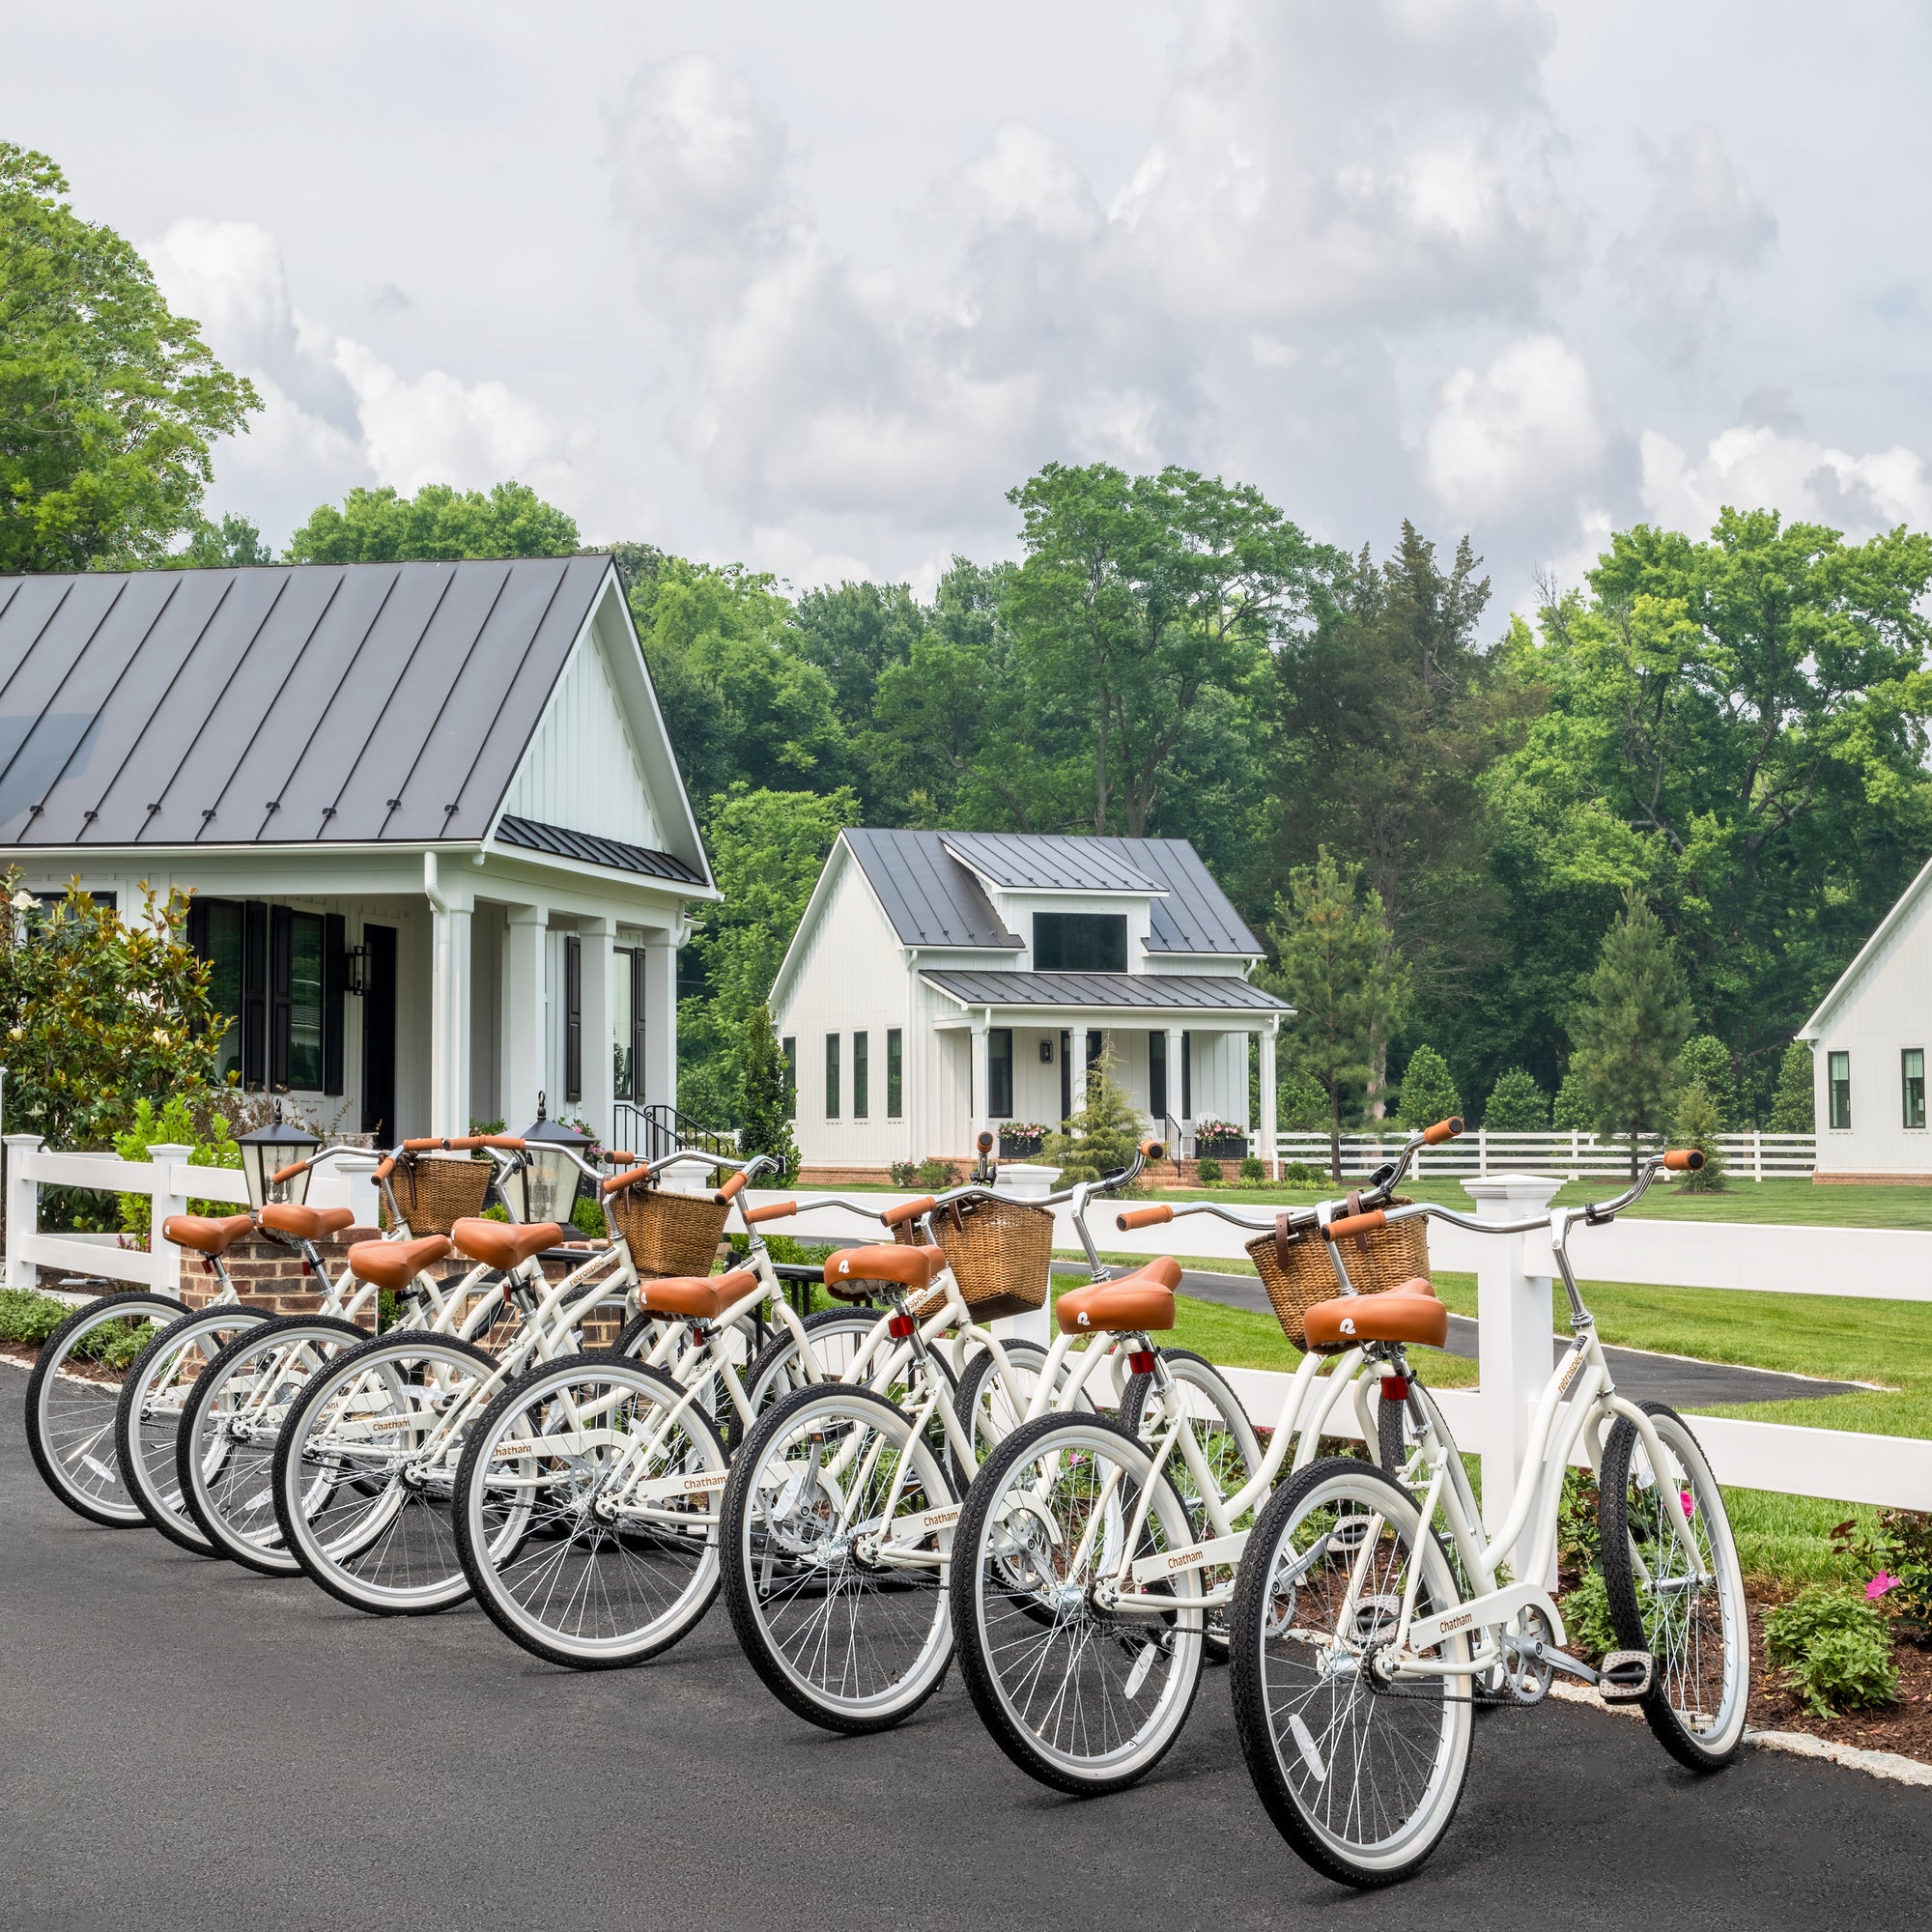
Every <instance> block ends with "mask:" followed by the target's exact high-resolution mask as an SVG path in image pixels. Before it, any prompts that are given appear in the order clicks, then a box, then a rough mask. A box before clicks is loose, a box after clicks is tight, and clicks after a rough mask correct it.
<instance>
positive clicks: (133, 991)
mask: <svg viewBox="0 0 1932 1932" xmlns="http://www.w3.org/2000/svg"><path fill="white" fill-rule="evenodd" d="M4 891H5V893H6V895H7V896H8V897H9V899H10V900H11V905H10V907H9V908H8V910H9V914H10V916H9V917H8V918H7V919H5V920H4V921H0V1028H4V1030H5V1035H6V1038H5V1042H4V1044H5V1051H6V1066H7V1128H8V1131H9V1132H10V1133H34V1134H39V1135H40V1136H41V1137H42V1138H43V1140H44V1141H45V1142H46V1143H47V1145H48V1146H49V1147H52V1148H60V1149H74V1150H77V1151H104V1150H107V1149H111V1148H112V1147H113V1146H114V1145H115V1142H116V1139H117V1138H118V1137H119V1136H120V1135H121V1134H123V1133H125V1132H126V1131H128V1128H129V1127H130V1126H137V1125H138V1124H139V1121H138V1114H137V1108H138V1104H139V1103H140V1102H142V1101H146V1102H148V1103H149V1105H150V1106H151V1107H153V1106H164V1105H165V1104H166V1102H167V1101H168V1100H169V1099H170V1098H171V1097H172V1096H174V1095H176V1094H187V1095H189V1096H199V1098H198V1100H196V1102H195V1104H196V1118H197V1119H202V1118H203V1117H204V1116H205V1114H206V1111H207V1109H206V1106H205V1100H206V1096H207V1095H208V1094H209V1092H210V1090H211V1089H212V1088H213V1085H214V1065H215V1052H216V1049H217V1048H218V1047H219V1045H220V1042H221V1037H222V1034H223V1032H224V1031H225V1029H226V1027H227V1016H226V1015H223V1014H220V1013H216V1012H215V1011H214V1010H213V1006H212V1005H211V1003H210V1000H209V993H208V983H209V973H210V968H209V966H208V963H207V962H206V961H205V960H201V959H197V958H196V957H195V955H194V953H193V952H192V951H191V950H190V949H189V947H188V945H187V943H186V938H185V932H186V926H187V896H186V895H185V894H184V893H181V892H170V893H169V894H168V895H167V897H166V898H165V899H162V898H158V897H157V896H156V895H154V894H153V893H149V892H147V891H146V889H145V888H144V889H143V906H142V910H141V912H140V913H139V914H138V915H136V917H135V918H134V919H132V920H131V921H129V922H127V923H124V922H123V921H122V920H121V918H120V917H119V916H118V915H117V914H116V913H115V912H114V911H113V909H112V908H110V907H107V906H104V905H100V904H99V903H98V902H97V901H96V900H95V899H94V898H93V897H92V896H90V895H88V894H86V893H84V892H81V891H79V890H77V889H75V888H70V890H69V892H68V894H67V895H66V897H65V898H63V899H60V900H57V901H55V902H54V903H53V904H52V905H48V906H43V905H42V904H41V903H40V902H39V901H38V900H37V899H35V898H34V897H33V895H31V894H29V893H27V892H25V891H23V890H22V889H21V887H20V883H19V874H18V873H17V872H9V873H8V875H7V877H6V879H5V882H4ZM217 1131H218V1130H217V1129H215V1128H214V1127H213V1125H212V1124H210V1125H209V1126H208V1128H207V1132H206V1135H205V1136H204V1134H203V1133H202V1132H196V1133H195V1134H193V1135H191V1136H184V1141H185V1143H189V1144H191V1143H192V1142H195V1141H200V1140H202V1139H204V1137H205V1138H207V1139H209V1140H211V1141H212V1140H213V1139H214V1138H215V1137H216V1134H217ZM43 1211H44V1212H45V1214H46V1217H47V1219H48V1221H49V1222H50V1223H52V1224H54V1225H60V1224H62V1223H70V1224H72V1225H78V1226H94V1225H96V1221H97V1217H98V1212H99V1198H98V1197H96V1196H94V1195H93V1194H91V1193H89V1192H87V1191H85V1190H73V1191H72V1192H71V1193H70V1192H68V1191H67V1190H59V1189H49V1190H47V1195H46V1197H45V1199H44V1209H43ZM115 1219H116V1220H118V1210H116V1214H115ZM108 1225H110V1226H112V1225H114V1222H113V1221H110V1222H109V1223H108Z"/></svg>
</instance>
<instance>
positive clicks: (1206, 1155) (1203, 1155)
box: [1194, 1121, 1248, 1160]
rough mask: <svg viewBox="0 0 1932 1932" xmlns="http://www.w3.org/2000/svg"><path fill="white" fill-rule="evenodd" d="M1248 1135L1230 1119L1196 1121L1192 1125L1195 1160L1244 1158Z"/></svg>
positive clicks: (1244, 1129)
mask: <svg viewBox="0 0 1932 1932" xmlns="http://www.w3.org/2000/svg"><path fill="white" fill-rule="evenodd" d="M1247 1154H1248V1135H1247V1129H1246V1128H1245V1127H1237V1126H1236V1125H1235V1124H1234V1123H1233V1122H1231V1121H1198V1122H1195V1126H1194V1158H1195V1159H1196V1160H1245V1159H1246V1158H1247Z"/></svg>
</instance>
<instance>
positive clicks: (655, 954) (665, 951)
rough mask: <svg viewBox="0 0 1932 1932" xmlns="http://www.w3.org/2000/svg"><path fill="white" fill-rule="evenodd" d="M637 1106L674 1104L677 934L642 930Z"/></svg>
mask: <svg viewBox="0 0 1932 1932" xmlns="http://www.w3.org/2000/svg"><path fill="white" fill-rule="evenodd" d="M639 1105H648V1106H653V1107H656V1106H665V1107H675V1106H676V1105H677V934H676V933H675V932H673V931H672V930H671V929H670V928H669V927H668V926H647V927H646V928H645V930H644V1091H643V1094H642V1095H641V1097H640V1099H639Z"/></svg>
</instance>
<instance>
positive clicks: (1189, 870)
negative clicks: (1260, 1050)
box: [844, 830, 1262, 958]
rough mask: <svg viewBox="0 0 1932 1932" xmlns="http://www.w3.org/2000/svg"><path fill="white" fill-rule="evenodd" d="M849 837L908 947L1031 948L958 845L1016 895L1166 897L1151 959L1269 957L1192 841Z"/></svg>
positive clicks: (1017, 835)
mask: <svg viewBox="0 0 1932 1932" xmlns="http://www.w3.org/2000/svg"><path fill="white" fill-rule="evenodd" d="M844 836H845V841H846V843H847V844H848V845H850V846H851V848H852V854H853V857H854V858H856V859H857V860H858V861H859V864H860V866H861V867H863V868H864V870H865V874H866V877H867V879H868V880H870V882H871V886H872V890H873V891H874V892H875V893H877V894H878V895H879V902H880V903H881V904H882V905H883V906H884V907H885V909H886V913H887V916H888V917H889V918H890V919H891V920H892V922H893V929H894V930H895V932H896V933H897V934H898V936H899V938H900V940H901V941H902V942H903V943H904V944H905V945H907V946H960V947H985V948H987V949H989V950H990V949H993V948H1001V949H1004V950H1006V951H1008V952H1018V951H1020V950H1022V948H1023V945H1024V942H1023V941H1022V940H1020V939H1019V938H1017V937H1016V936H1015V935H1014V934H1012V933H1010V932H1009V931H1007V930H1006V928H1005V927H1004V926H1003V925H1002V924H1001V923H1000V920H999V917H998V915H997V914H995V912H994V911H993V903H992V901H991V900H990V899H989V898H988V897H987V896H986V893H985V889H984V887H982V886H981V885H980V881H979V879H977V878H975V877H974V875H973V873H972V872H971V871H969V870H968V869H967V867H965V866H964V865H962V864H961V863H960V861H959V860H958V859H955V858H954V857H953V856H952V850H949V849H948V848H949V847H951V848H954V849H956V850H958V851H960V852H962V853H966V854H968V855H969V856H971V857H972V859H973V862H974V864H975V866H977V867H979V868H980V871H981V872H982V873H983V874H984V876H986V877H987V878H995V877H998V878H1000V879H1003V880H1010V882H1011V884H1012V886H1013V889H1014V890H1016V891H1032V892H1051V891H1054V890H1055V889H1056V888H1058V889H1059V890H1062V891H1067V892H1078V891H1089V892H1091V891H1094V890H1096V889H1099V888H1100V887H1101V886H1102V883H1103V882H1104V889H1106V890H1109V891H1115V892H1135V891H1139V892H1153V893H1156V894H1159V893H1164V894H1165V895H1166V896H1165V897H1158V896H1156V897H1154V898H1152V899H1151V900H1150V901H1149V904H1150V907H1151V915H1152V926H1151V932H1150V933H1149V936H1148V945H1147V950H1148V951H1149V952H1203V953H1233V954H1236V955H1238V956H1240V957H1242V958H1258V957H1260V955H1261V951H1262V949H1261V947H1260V945H1259V944H1258V943H1257V941H1256V939H1255V936H1254V934H1253V933H1252V932H1250V931H1249V930H1248V928H1247V926H1246V925H1245V924H1243V923H1242V922H1241V916H1240V915H1239V914H1238V913H1237V912H1236V910H1235V908H1234V907H1233V905H1231V904H1230V903H1229V900H1228V895H1227V894H1226V893H1224V892H1223V891H1222V890H1221V888H1220V887H1219V886H1217V885H1216V884H1215V883H1214V877H1213V874H1212V873H1211V872H1209V871H1208V867H1206V866H1204V865H1203V864H1202V863H1201V855H1200V854H1199V853H1198V852H1196V851H1195V849H1194V847H1193V846H1192V845H1190V844H1189V843H1188V842H1187V840H1186V839H1184V838H1073V837H1069V836H1054V837H1051V838H1049V837H1045V836H1043V835H1040V834H1037V833H1025V832H1007V833H997V834H995V833H983V832H970V833H961V832H862V831H850V830H848V831H847V832H846V834H845V835H844ZM982 861H983V862H984V863H983V864H982V863H981V862H982ZM995 866H997V867H999V871H998V873H997V874H996V872H995V871H994V869H993V867H995ZM1129 879H1131V880H1134V881H1135V882H1136V883H1134V884H1128V883H1127V881H1128V880H1129Z"/></svg>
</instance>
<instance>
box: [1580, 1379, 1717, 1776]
mask: <svg viewBox="0 0 1932 1932" xmlns="http://www.w3.org/2000/svg"><path fill="white" fill-rule="evenodd" d="M1637 1406H1638V1407H1639V1408H1641V1409H1642V1410H1643V1412H1644V1413H1645V1414H1646V1415H1647V1416H1649V1417H1650V1420H1651V1426H1652V1428H1654V1429H1655V1430H1656V1431H1657V1435H1658V1438H1659V1441H1660V1443H1661V1445H1662V1450H1663V1453H1664V1456H1665V1458H1666V1459H1667V1463H1666V1466H1665V1467H1664V1468H1663V1469H1662V1470H1659V1469H1654V1468H1653V1467H1652V1466H1651V1460H1650V1453H1649V1451H1648V1450H1647V1449H1646V1448H1645V1446H1644V1442H1643V1437H1642V1436H1641V1435H1638V1434H1637V1430H1636V1425H1635V1424H1634V1422H1632V1421H1631V1420H1630V1418H1629V1417H1628V1416H1620V1417H1618V1419H1617V1422H1616V1425H1615V1427H1614V1428H1612V1429H1611V1431H1610V1434H1609V1437H1608V1439H1607V1441H1605V1444H1604V1465H1603V1472H1602V1475H1601V1478H1600V1480H1599V1485H1598V1500H1597V1520H1598V1527H1599V1529H1600V1530H1601V1532H1602V1545H1603V1552H1604V1588H1605V1593H1606V1594H1607V1596H1608V1598H1609V1606H1610V1624H1611V1627H1612V1628H1613V1629H1614V1630H1615V1632H1616V1634H1617V1643H1618V1645H1619V1646H1620V1647H1621V1648H1622V1649H1625V1650H1647V1651H1649V1652H1650V1654H1651V1655H1652V1656H1653V1657H1654V1658H1655V1659H1656V1660H1657V1670H1656V1680H1655V1683H1654V1685H1653V1687H1652V1690H1651V1692H1650V1695H1649V1696H1647V1697H1645V1698H1644V1699H1643V1715H1644V1717H1645V1718H1646V1719H1649V1722H1650V1728H1651V1730H1652V1731H1653V1732H1655V1733H1656V1736H1657V1741H1658V1743H1659V1744H1661V1745H1662V1747H1663V1748H1664V1749H1665V1750H1667V1751H1668V1752H1669V1753H1670V1755H1671V1756H1672V1757H1674V1758H1675V1759H1676V1760H1677V1762H1678V1763H1679V1764H1681V1765H1684V1766H1687V1767H1688V1768H1689V1769H1690V1770H1691V1771H1718V1770H1720V1769H1722V1767H1723V1766H1725V1765H1727V1764H1729V1763H1730V1762H1731V1761H1732V1759H1733V1758H1735V1757H1736V1756H1737V1754H1738V1752H1739V1751H1740V1750H1741V1749H1742V1748H1743V1747H1744V1738H1745V1707H1746V1705H1747V1703H1748V1702H1749V1698H1750V1640H1749V1634H1748V1630H1747V1623H1746V1613H1745V1585H1744V1575H1743V1572H1742V1570H1741V1569H1740V1567H1739V1564H1738V1551H1737V1545H1736V1544H1735V1543H1734V1542H1733V1541H1732V1538H1731V1522H1730V1518H1729V1517H1728V1516H1727V1515H1726V1514H1725V1512H1724V1498H1723V1495H1722V1493H1721V1492H1719V1488H1718V1483H1717V1478H1716V1477H1714V1476H1713V1475H1712V1474H1711V1465H1710V1463H1707V1462H1706V1461H1705V1460H1704V1452H1703V1450H1702V1449H1700V1448H1699V1447H1698V1446H1697V1438H1696V1437H1695V1436H1694V1435H1691V1433H1690V1428H1689V1427H1688V1425H1687V1424H1686V1423H1685V1420H1684V1418H1683V1417H1682V1416H1681V1415H1679V1414H1678V1413H1677V1411H1676V1410H1675V1409H1674V1408H1670V1407H1667V1406H1665V1405H1664V1404H1662V1403H1661V1402H1645V1403H1639V1404H1638V1405H1637ZM1673 1511H1675V1512H1678V1513H1679V1515H1680V1516H1681V1519H1682V1520H1683V1521H1684V1522H1685V1523H1686V1524H1687V1525H1688V1526H1689V1528H1690V1538H1691V1541H1692V1542H1693V1543H1694V1544H1695V1546H1696V1548H1697V1554H1698V1559H1699V1562H1700V1563H1701V1565H1702V1568H1703V1571H1704V1579H1703V1580H1702V1581H1701V1582H1700V1581H1699V1580H1698V1577H1697V1576H1696V1572H1695V1570H1694V1569H1693V1567H1692V1565H1691V1562H1690V1554H1689V1552H1688V1551H1687V1550H1686V1549H1685V1548H1684V1545H1683V1543H1682V1542H1681V1541H1679V1539H1678V1536H1677V1533H1676V1529H1675V1527H1674V1525H1673V1524H1672V1522H1671V1513H1672V1512H1673Z"/></svg>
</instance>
